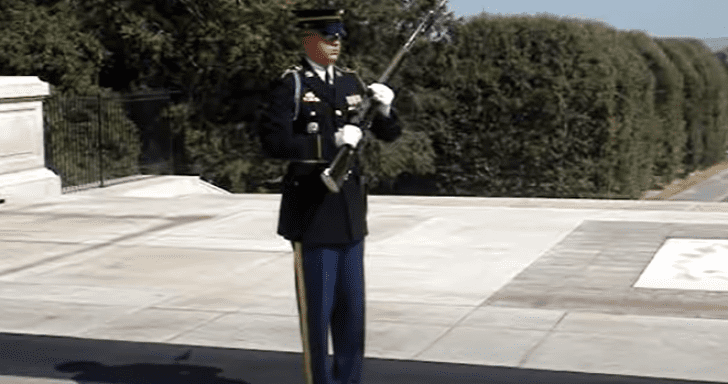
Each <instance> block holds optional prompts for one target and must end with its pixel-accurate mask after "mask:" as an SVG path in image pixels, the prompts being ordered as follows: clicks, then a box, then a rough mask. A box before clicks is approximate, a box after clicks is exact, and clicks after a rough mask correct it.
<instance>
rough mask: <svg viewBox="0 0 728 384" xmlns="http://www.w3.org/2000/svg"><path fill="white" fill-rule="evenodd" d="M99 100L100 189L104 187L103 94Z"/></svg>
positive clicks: (99, 96)
mask: <svg viewBox="0 0 728 384" xmlns="http://www.w3.org/2000/svg"><path fill="white" fill-rule="evenodd" d="M97 98H98V102H99V104H98V118H99V135H98V137H99V140H98V141H99V143H98V144H99V152H98V153H99V181H100V182H101V184H100V187H101V188H103V187H104V147H103V142H104V140H103V138H102V137H101V135H103V132H104V130H103V129H102V128H101V125H102V124H103V121H104V120H103V119H102V116H101V93H99V94H98V95H97Z"/></svg>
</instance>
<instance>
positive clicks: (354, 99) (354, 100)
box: [346, 95, 362, 107]
mask: <svg viewBox="0 0 728 384" xmlns="http://www.w3.org/2000/svg"><path fill="white" fill-rule="evenodd" d="M346 102H347V103H348V104H349V107H353V106H355V105H358V104H359V103H361V102H362V99H361V96H360V95H351V96H346Z"/></svg>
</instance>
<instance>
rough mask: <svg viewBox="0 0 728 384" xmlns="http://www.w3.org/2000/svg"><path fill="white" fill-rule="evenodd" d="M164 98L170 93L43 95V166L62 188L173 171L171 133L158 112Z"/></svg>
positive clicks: (160, 109)
mask: <svg viewBox="0 0 728 384" xmlns="http://www.w3.org/2000/svg"><path fill="white" fill-rule="evenodd" d="M169 103H170V94H169V93H155V94H143V95H139V94H135V95H125V96H116V97H107V96H100V95H99V96H70V95H53V96H51V97H49V98H47V99H46V100H45V102H44V105H43V109H44V111H43V116H44V126H45V159H46V167H47V168H49V169H52V170H53V171H54V172H56V173H57V174H58V175H59V176H60V177H61V183H62V189H63V192H64V193H65V192H70V191H74V190H78V189H86V188H93V187H104V186H106V185H109V184H113V183H116V182H120V181H126V180H129V179H134V178H136V177H141V176H143V175H161V174H173V173H174V170H175V164H174V157H175V156H174V138H173V135H172V132H171V130H170V125H169V121H168V120H167V119H166V118H165V117H164V114H163V113H162V112H163V110H164V108H165V107H166V106H167V105H169Z"/></svg>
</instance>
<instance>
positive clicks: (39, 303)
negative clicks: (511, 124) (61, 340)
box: [0, 179, 728, 382]
mask: <svg viewBox="0 0 728 384" xmlns="http://www.w3.org/2000/svg"><path fill="white" fill-rule="evenodd" d="M175 183H177V184H176V185H179V184H178V183H179V180H175V181H174V183H173V184H175ZM193 184H194V183H193ZM164 185H165V184H164V183H162V182H161V181H160V179H157V180H154V182H153V183H152V182H151V181H150V182H147V183H145V184H144V185H143V186H142V187H140V189H138V190H135V189H134V187H133V186H132V185H125V186H123V188H120V187H109V188H108V189H107V188H104V189H99V190H93V191H89V192H78V193H73V194H66V195H63V196H60V197H55V198H50V199H46V200H42V201H29V200H28V201H21V200H12V201H8V202H6V203H4V204H2V205H0V215H2V216H3V218H7V220H4V221H2V222H1V223H0V252H1V254H0V261H2V263H1V264H0V305H3V307H4V308H6V310H5V311H4V312H3V313H2V314H0V332H17V333H23V334H33V335H56V336H75V337H82V338H86V339H96V340H119V341H134V342H144V341H146V342H158V343H163V344H165V345H196V346H200V347H223V348H236V349H242V348H246V349H259V350H267V351H284V352H299V351H300V348H301V347H300V337H299V329H298V327H299V325H298V317H297V309H296V304H295V290H294V275H293V261H292V255H291V252H290V244H289V243H288V242H286V241H285V240H283V239H281V238H280V237H278V236H277V235H275V226H276V220H277V215H278V204H279V201H280V196H279V195H256V194H250V195H233V194H223V193H216V192H215V193H202V192H200V191H198V190H197V189H196V187H194V186H192V187H190V185H186V186H185V187H184V188H181V189H179V190H177V192H175V189H174V188H172V189H169V188H167V187H164ZM115 188H116V189H115ZM156 188H162V189H163V191H161V192H160V193H159V194H158V195H156V194H155V190H157V189H156ZM369 202H370V205H369V209H370V212H369V226H370V232H371V234H370V236H369V237H368V239H367V243H366V256H365V276H366V289H367V291H366V292H367V305H368V309H367V324H366V327H367V328H366V329H367V341H366V342H367V344H366V350H367V356H368V357H372V358H374V357H376V358H386V359H395V360H397V359H399V360H421V361H432V362H437V361H439V362H451V363H468V364H479V365H495V366H503V367H514V368H524V369H526V368H538V369H546V370H570V371H577V372H591V373H609V374H629V375H636V376H647V377H664V378H679V379H694V380H707V381H715V382H720V381H724V380H725V379H726V378H728V372H726V371H725V370H724V368H723V365H722V362H721V361H719V359H720V357H721V356H726V353H728V351H726V350H725V347H724V346H723V343H722V341H723V340H725V337H726V336H728V334H727V333H728V331H726V327H728V322H727V321H728V304H727V303H728V293H727V292H725V291H706V290H700V289H690V290H685V289H674V287H673V289H667V288H664V287H644V286H639V285H636V284H635V283H636V282H637V281H638V280H639V277H640V276H641V275H642V273H643V272H644V271H645V269H646V268H647V266H648V265H650V263H651V262H653V260H654V256H655V254H656V253H657V251H658V250H659V249H660V247H661V246H662V245H663V244H664V243H665V242H666V241H667V240H668V239H673V238H680V239H693V240H695V239H699V240H701V241H704V242H708V244H709V245H707V246H708V247H711V246H713V245H710V244H712V243H710V242H711V241H713V242H718V243H720V242H724V241H726V240H728V207H727V206H726V205H724V204H721V203H700V202H686V201H620V200H573V199H558V200H557V199H507V198H494V199H488V198H451V197H403V196H371V197H370V200H369ZM716 249H717V248H716ZM705 260H707V259H705ZM705 260H704V261H705ZM706 268H707V267H706ZM703 270H708V269H705V268H704V269H703ZM658 275H659V274H658ZM695 276H697V277H696V278H698V279H700V278H701V276H702V275H695ZM658 277H659V276H658ZM39 309H42V310H39ZM701 348H702V349H701ZM614 351H616V352H614ZM641 362H644V364H641ZM641 367H643V368H641Z"/></svg>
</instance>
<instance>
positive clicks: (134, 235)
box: [0, 217, 200, 278]
mask: <svg viewBox="0 0 728 384" xmlns="http://www.w3.org/2000/svg"><path fill="white" fill-rule="evenodd" d="M199 219H200V218H199V217H182V218H178V220H177V221H171V222H168V223H164V224H161V225H157V226H155V227H152V228H149V229H145V230H142V231H139V232H134V233H130V234H126V235H122V236H119V237H118V238H115V239H113V240H109V241H106V242H103V243H99V244H93V245H91V246H89V247H86V248H82V249H79V250H74V251H70V252H66V253H62V254H60V255H55V256H50V257H47V258H44V259H41V260H38V261H34V262H32V263H28V264H25V265H21V266H18V267H14V268H10V269H6V270H0V278H2V277H5V276H8V275H12V274H13V273H17V272H20V271H24V270H27V269H32V268H35V267H39V266H41V265H44V264H48V263H52V262H54V261H59V260H63V259H65V258H67V257H71V256H75V255H79V254H82V253H87V252H91V251H95V250H98V249H103V248H106V247H110V246H112V245H115V244H117V243H119V242H123V241H127V240H129V239H133V238H137V237H141V236H144V235H147V234H149V233H153V232H158V231H163V230H166V229H170V228H174V227H176V226H180V225H185V224H188V223H189V222H190V221H193V220H199ZM167 220H170V219H167Z"/></svg>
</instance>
